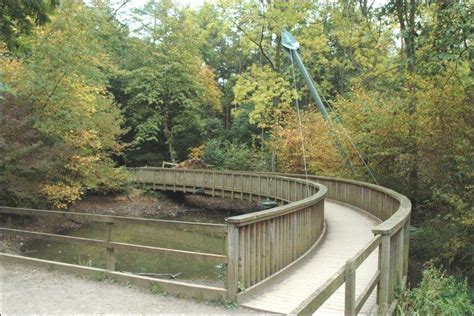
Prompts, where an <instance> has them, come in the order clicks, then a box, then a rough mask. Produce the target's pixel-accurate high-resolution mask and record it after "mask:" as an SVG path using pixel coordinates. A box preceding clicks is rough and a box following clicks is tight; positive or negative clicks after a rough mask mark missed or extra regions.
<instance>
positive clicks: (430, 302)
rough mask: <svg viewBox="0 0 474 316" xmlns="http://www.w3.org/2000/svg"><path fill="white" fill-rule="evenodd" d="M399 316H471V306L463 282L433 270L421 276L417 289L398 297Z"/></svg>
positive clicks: (473, 307) (427, 270)
mask: <svg viewBox="0 0 474 316" xmlns="http://www.w3.org/2000/svg"><path fill="white" fill-rule="evenodd" d="M396 313H397V314H398V315H453V316H455V315H472V314H473V313H474V305H473V304H472V302H471V300H470V297H469V290H468V286H467V282H466V281H461V280H458V279H456V278H455V277H453V276H446V275H445V274H444V273H443V272H442V271H441V270H438V269H436V268H433V267H429V268H427V269H426V270H425V271H424V272H423V280H422V281H421V283H420V285H419V287H417V288H414V289H412V290H408V291H406V292H405V293H402V295H401V296H400V297H399V303H398V306H397V308H396Z"/></svg>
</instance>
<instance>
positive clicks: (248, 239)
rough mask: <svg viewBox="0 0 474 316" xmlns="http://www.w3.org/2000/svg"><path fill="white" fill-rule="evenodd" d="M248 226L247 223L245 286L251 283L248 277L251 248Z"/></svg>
mask: <svg viewBox="0 0 474 316" xmlns="http://www.w3.org/2000/svg"><path fill="white" fill-rule="evenodd" d="M250 241H251V239H250V226H249V225H247V226H245V287H250V283H251V277H250V274H251V273H250V269H251V267H250V265H251V260H250V249H251V248H252V245H251V243H250Z"/></svg>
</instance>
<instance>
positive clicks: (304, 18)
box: [0, 0, 474, 315]
mask: <svg viewBox="0 0 474 316" xmlns="http://www.w3.org/2000/svg"><path fill="white" fill-rule="evenodd" d="M131 2H133V1H127V0H121V1H120V0H116V1H99V0H90V1H84V2H82V1H58V0H38V1H25V0H13V1H1V2H0V127H1V128H0V205H9V206H22V207H43V208H56V209H67V208H68V207H69V206H70V205H71V204H73V203H74V202H75V201H78V200H80V199H81V198H82V197H84V196H85V195H87V194H96V193H101V194H114V193H115V192H120V191H122V190H125V188H126V171H125V169H124V167H126V166H127V167H133V166H161V164H162V162H163V161H166V162H173V163H179V162H182V161H185V160H187V159H191V158H198V159H201V160H202V161H203V162H204V163H205V164H207V165H209V166H212V168H216V169H230V170H248V171H276V172H285V173H304V172H305V168H306V169H307V172H309V173H311V174H314V175H326V176H335V177H341V178H350V179H356V180H361V181H366V182H369V183H376V184H379V185H382V186H385V187H388V188H391V189H393V190H395V191H397V192H400V193H402V194H404V195H406V196H407V197H408V198H409V199H410V200H411V201H412V204H413V211H412V217H411V225H412V229H411V232H410V238H411V241H410V267H409V269H410V272H409V273H410V278H411V281H410V283H411V287H412V289H411V290H409V291H407V293H404V294H402V296H403V299H401V300H400V302H401V303H400V306H399V308H398V309H397V310H398V312H399V313H400V314H421V315H424V314H427V313H428V314H430V313H433V314H450V315H459V314H469V313H472V312H473V310H474V309H473V306H472V299H473V297H474V294H473V293H474V292H473V289H474V269H473V268H474V247H473V245H474V216H473V212H474V209H473V205H474V156H473V154H474V106H473V104H474V102H473V101H474V94H473V92H474V85H473V83H474V82H473V72H474V68H473V64H472V60H473V58H474V50H473V49H472V40H473V38H472V25H473V19H472V16H473V14H472V13H473V9H474V6H473V4H472V2H470V1H466V0H453V1H442V0H430V1H420V0H387V1H375V2H374V1H369V0H317V1H291V0H290V1H283V0H274V1H271V0H217V1H212V2H204V3H203V4H201V5H183V4H181V3H180V2H173V1H172V0H149V1H146V2H144V5H143V6H131ZM283 30H288V31H289V32H291V33H292V34H293V35H294V36H295V38H296V39H297V40H298V41H299V43H300V46H301V58H302V60H303V63H304V64H305V66H306V68H307V69H308V71H309V73H310V75H311V76H312V78H313V79H314V82H315V85H316V87H317V89H318V91H319V94H320V95H321V97H322V99H323V102H324V103H325V105H326V107H327V108H328V109H329V118H330V119H329V121H325V120H324V119H323V117H322V115H321V113H320V112H319V111H318V108H317V107H316V105H315V104H314V102H313V100H312V99H311V97H310V94H309V92H308V88H307V86H306V84H305V83H304V81H303V78H302V76H301V74H300V73H299V72H298V70H297V69H296V68H295V66H294V65H293V64H292V60H290V59H289V58H288V56H287V55H286V54H285V52H284V50H283V49H282V45H281V32H282V31H283ZM302 144H304V146H302ZM341 148H343V150H341ZM305 161H306V162H307V163H305ZM427 302H432V303H430V304H428V303H427ZM430 308H431V309H430Z"/></svg>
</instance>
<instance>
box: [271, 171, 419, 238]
mask: <svg viewBox="0 0 474 316" xmlns="http://www.w3.org/2000/svg"><path fill="white" fill-rule="evenodd" d="M277 174H278V173H277ZM285 175H286V176H288V177H304V176H305V175H303V174H285ZM308 178H309V179H311V180H325V181H337V182H343V183H348V184H354V185H357V186H360V187H365V188H369V189H372V190H375V191H379V192H381V193H385V194H386V195H388V196H390V197H391V198H393V199H395V200H397V201H398V202H399V203H400V206H399V208H398V210H397V211H396V212H395V213H394V214H393V215H392V216H390V217H389V218H388V219H387V220H385V221H384V222H382V223H380V224H379V225H377V226H376V227H374V228H373V229H372V232H373V233H375V234H393V233H395V232H396V231H397V230H398V229H400V228H401V227H402V226H403V224H404V223H405V222H406V221H407V220H408V219H409V218H410V213H411V207H412V205H411V201H410V200H409V199H408V198H407V197H406V196H405V195H403V194H400V193H398V192H396V191H394V190H392V189H389V188H386V187H383V186H380V185H376V184H372V183H367V182H362V181H357V180H351V179H344V178H332V177H327V176H314V175H309V176H308Z"/></svg>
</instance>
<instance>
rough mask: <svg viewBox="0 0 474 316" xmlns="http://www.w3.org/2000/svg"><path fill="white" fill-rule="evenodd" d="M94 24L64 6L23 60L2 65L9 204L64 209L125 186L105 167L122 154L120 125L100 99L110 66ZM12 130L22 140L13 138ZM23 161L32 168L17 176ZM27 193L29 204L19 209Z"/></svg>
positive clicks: (76, 7)
mask: <svg viewBox="0 0 474 316" xmlns="http://www.w3.org/2000/svg"><path fill="white" fill-rule="evenodd" d="M101 18H102V17H101V16H100V15H98V14H97V12H96V11H95V10H94V9H91V8H87V7H86V6H84V5H83V4H79V3H68V4H65V5H63V6H61V7H60V8H59V9H58V15H57V16H55V17H53V18H52V19H51V23H50V24H48V25H46V26H44V27H42V28H39V29H38V30H37V32H36V33H35V37H34V38H31V40H30V41H31V47H32V49H31V56H30V57H29V58H28V59H27V60H25V61H22V60H18V59H10V58H4V59H2V60H1V62H2V68H1V69H2V76H3V77H4V78H5V81H6V82H7V83H8V84H9V85H10V86H11V87H12V92H13V94H11V95H10V96H9V98H8V100H7V102H4V103H3V105H2V111H3V113H4V114H5V115H6V117H7V118H8V117H10V118H11V119H6V120H5V128H4V129H2V136H3V139H4V142H5V143H4V144H3V146H2V150H3V153H4V155H2V157H3V158H4V164H5V168H4V170H3V173H4V174H3V177H2V179H3V180H4V181H5V185H2V190H3V192H2V193H3V194H4V196H10V197H11V199H12V200H14V202H16V203H38V202H39V201H38V199H37V197H38V196H45V197H46V198H47V199H48V200H49V201H50V202H51V203H52V204H53V205H54V206H55V207H61V208H63V207H66V206H67V205H68V204H69V203H71V202H73V201H75V200H77V199H79V198H80V197H81V196H82V195H83V194H84V193H85V192H86V191H90V190H99V189H101V190H104V191H106V190H109V189H114V188H116V187H117V186H119V185H120V184H121V182H122V181H123V180H124V174H123V173H121V172H120V170H116V169H114V168H113V167H114V164H113V162H112V161H111V159H110V156H111V155H112V154H119V153H120V151H121V149H122V146H121V144H120V143H119V142H118V137H119V136H120V135H121V133H122V130H121V127H120V124H121V120H122V118H121V115H120V112H119V110H118V108H117V107H116V105H115V104H114V102H113V99H112V98H111V96H110V95H109V94H108V93H107V91H106V83H107V76H106V73H107V70H106V69H107V68H110V67H112V65H110V64H108V54H107V52H106V50H105V48H104V46H103V44H102V42H101V40H100V37H99V36H98V32H99V31H100V27H99V25H100V23H101V22H102V20H101ZM21 113H23V114H22V115H20V114H21ZM16 122H18V123H16ZM16 125H19V126H22V127H23V128H24V131H23V132H22V133H24V137H22V138H16V137H15V131H16V130H17V126H16ZM35 131H36V132H35ZM36 133H37V135H35V134H36ZM23 145H24V146H23ZM23 147H24V148H23ZM19 148H23V150H19ZM36 152H40V153H42V154H40V155H33V153H36ZM58 153H60V154H58ZM28 161H29V163H31V165H36V168H35V169H33V170H31V171H30V172H27V173H25V172H19V173H18V171H19V170H23V169H24V166H25V163H27V162H28ZM32 161H34V162H32ZM18 181H22V182H23V183H25V182H29V183H30V185H28V186H26V189H25V190H23V189H21V190H17V189H18V186H15V185H13V184H12V183H15V182H18ZM29 193H31V196H32V199H31V200H29V201H25V199H24V198H23V197H26V196H27V195H28V194H29Z"/></svg>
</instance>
